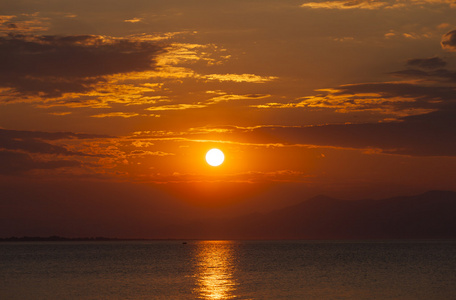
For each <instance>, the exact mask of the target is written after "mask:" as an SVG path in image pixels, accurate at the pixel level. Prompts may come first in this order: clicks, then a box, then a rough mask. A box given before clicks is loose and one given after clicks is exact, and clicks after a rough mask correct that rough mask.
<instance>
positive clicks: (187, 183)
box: [0, 0, 456, 236]
mask: <svg viewBox="0 0 456 300" xmlns="http://www.w3.org/2000/svg"><path fill="white" fill-rule="evenodd" d="M455 10H456V6H455V5H454V1H450V0H395V1H368V0H360V1H345V0H340V1H294V0H293V1H279V0H266V1H264V0H262V1H259V0H256V1H255V0H247V1H245V0H243V1H240V0H239V1H237V0H236V1H208V0H207V1H203V0H198V1H184V0H176V1H155V0H152V1H151V0H147V1H146V0H130V1H124V0H114V1H73V2H69V1H62V2H56V1H40V3H39V4H37V2H36V1H30V0H15V1H5V3H4V4H3V5H2V15H0V163H1V168H0V185H1V190H2V191H1V192H0V193H1V197H0V207H3V208H4V209H2V211H3V212H2V215H1V216H0V220H2V222H3V223H4V226H2V227H3V228H4V229H2V230H3V231H0V235H4V236H9V235H13V234H15V235H24V234H29V235H32V234H37V235H46V234H62V235H81V234H87V235H91V234H100V235H122V236H151V235H149V231H148V230H149V229H150V228H153V227H154V226H155V225H154V224H155V222H157V224H161V225H163V224H165V223H167V222H168V223H173V222H178V221H182V220H184V219H185V220H187V219H195V218H199V217H201V216H233V215H241V214H245V213H252V212H255V211H260V212H262V211H268V210H271V209H275V208H280V207H284V206H286V205H289V204H292V203H297V202H300V201H302V200H304V199H306V198H307V197H311V196H314V195H318V194H326V195H330V196H333V197H339V198H345V199H361V198H373V199H378V198H381V197H389V196H394V195H408V194H414V193H419V192H424V191H427V190H433V189H443V190H456V181H455V180H454V179H455V178H456V171H455V170H456V143H455V141H456V114H455V110H456V96H455V95H456V90H455V87H456V54H455V52H456V23H455V21H454V14H455V12H456V11H455ZM214 147H216V148H219V149H221V150H222V151H223V152H224V153H225V162H224V163H223V164H222V165H221V166H219V167H211V166H209V165H207V164H206V162H205V160H204V157H205V153H206V151H207V150H209V149H211V148H214ZM90 203H95V204H96V205H95V206H94V207H96V209H95V208H93V207H91V205H90ZM122 212H125V215H123V214H122ZM11 216H13V217H11ZM56 216H60V217H56ZM62 220H67V221H65V222H64V223H65V225H64V226H63V225H62V226H61V224H62V222H63V221H62ZM84 220H86V221H87V222H86V223H85V225H81V224H82V223H84V222H85V221H84ZM122 220H123V221H122ZM132 220H136V221H135V222H133V221H132ZM152 220H153V221H152ZM122 222H124V223H128V224H130V223H131V222H133V223H132V224H133V225H131V226H130V227H128V226H125V227H124V228H123V229H118V228H121V226H120V225H119V224H118V223H120V224H121V223H122ZM129 222H130V223H129ZM88 224H92V225H93V226H92V225H88ZM96 224H97V225H96ZM157 226H158V225H157ZM95 227H96V228H100V230H95V229H93V228H95Z"/></svg>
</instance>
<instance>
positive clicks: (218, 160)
mask: <svg viewBox="0 0 456 300" xmlns="http://www.w3.org/2000/svg"><path fill="white" fill-rule="evenodd" d="M224 160H225V155H224V154H223V152H222V151H221V150H219V149H217V148H213V149H211V150H209V151H207V153H206V162H207V163H208V164H210V165H211V166H213V167H217V166H220V165H221V164H222V163H223V161H224Z"/></svg>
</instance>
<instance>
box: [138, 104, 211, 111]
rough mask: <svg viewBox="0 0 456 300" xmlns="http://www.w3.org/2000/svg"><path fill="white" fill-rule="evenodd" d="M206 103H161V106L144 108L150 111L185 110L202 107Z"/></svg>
mask: <svg viewBox="0 0 456 300" xmlns="http://www.w3.org/2000/svg"><path fill="white" fill-rule="evenodd" d="M206 106H207V105H203V104H183V103H182V104H172V105H162V106H153V107H149V108H146V110H151V111H165V110H186V109H192V108H204V107H206Z"/></svg>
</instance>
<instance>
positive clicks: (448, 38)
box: [441, 30, 456, 52]
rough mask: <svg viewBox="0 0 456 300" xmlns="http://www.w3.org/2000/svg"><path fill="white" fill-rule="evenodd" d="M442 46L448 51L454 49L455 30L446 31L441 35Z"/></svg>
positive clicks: (455, 46) (455, 45)
mask: <svg viewBox="0 0 456 300" xmlns="http://www.w3.org/2000/svg"><path fill="white" fill-rule="evenodd" d="M441 45H442V48H443V49H445V50H448V51H453V52H454V51H456V30H453V31H450V32H448V33H446V34H445V35H444V36H443V37H442V42H441Z"/></svg>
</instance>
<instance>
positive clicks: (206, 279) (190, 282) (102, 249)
mask: <svg viewBox="0 0 456 300" xmlns="http://www.w3.org/2000/svg"><path fill="white" fill-rule="evenodd" d="M455 254H456V242H455V241H187V242H186V243H184V241H124V242H122V241H109V242H107V241H103V242H99V241H90V242H17V243H1V244H0V299H455V298H456V255H455Z"/></svg>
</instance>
